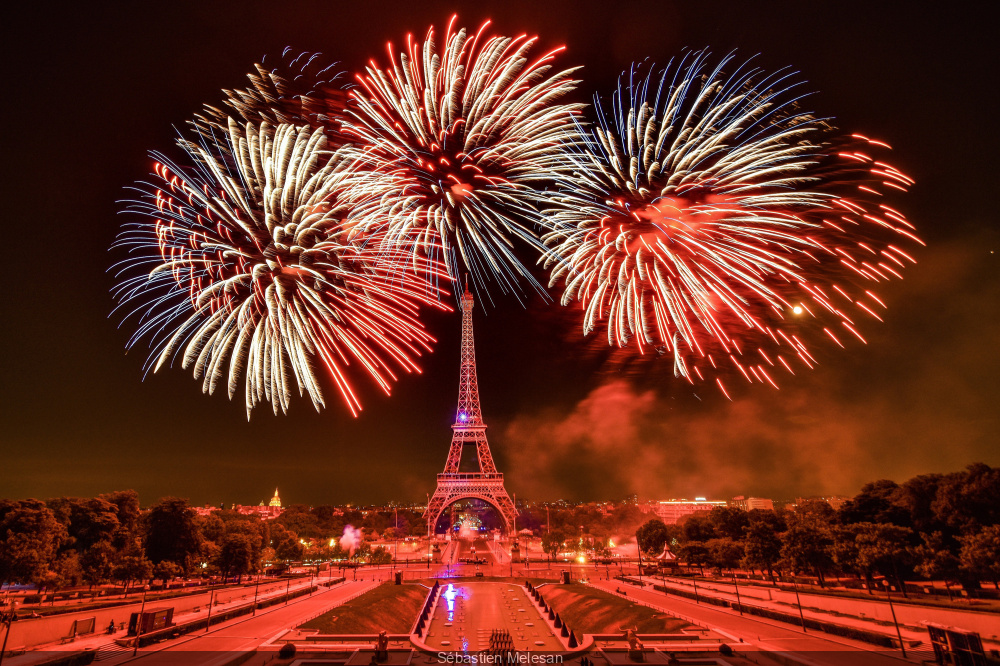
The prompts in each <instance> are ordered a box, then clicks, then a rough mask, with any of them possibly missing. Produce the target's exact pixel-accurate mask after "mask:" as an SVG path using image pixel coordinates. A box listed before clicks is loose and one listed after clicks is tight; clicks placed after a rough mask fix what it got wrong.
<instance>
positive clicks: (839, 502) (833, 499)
mask: <svg viewBox="0 0 1000 666" xmlns="http://www.w3.org/2000/svg"><path fill="white" fill-rule="evenodd" d="M849 499H851V498H850V497H843V496H840V495H831V496H830V497H796V498H795V504H793V505H791V506H790V507H789V508H795V507H797V506H799V505H801V504H803V503H804V502H809V501H818V502H826V503H827V504H829V505H830V506H831V507H832V508H833V510H834V511H839V510H840V507H842V506H844V502H846V501H847V500H849Z"/></svg>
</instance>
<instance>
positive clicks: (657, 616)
mask: <svg viewBox="0 0 1000 666" xmlns="http://www.w3.org/2000/svg"><path fill="white" fill-rule="evenodd" d="M539 592H541V593H542V596H543V597H544V598H545V601H547V602H548V604H549V606H551V607H552V609H553V610H554V611H555V612H557V613H559V615H560V617H562V619H563V621H564V622H566V623H567V624H568V625H569V628H570V629H572V630H573V631H575V632H576V633H577V634H578V635H579V634H581V633H584V634H611V633H616V632H619V631H621V630H622V629H623V628H632V627H637V629H638V633H640V634H667V633H674V632H677V631H680V630H681V629H683V628H684V627H687V626H689V625H688V623H687V622H685V621H684V620H678V619H677V618H675V617H671V616H670V615H667V614H665V613H660V612H657V611H655V610H653V609H652V608H648V607H646V606H641V605H639V604H637V603H634V602H632V601H630V600H629V599H623V598H621V597H619V596H616V595H614V594H609V593H607V592H603V591H601V590H596V589H594V588H592V587H589V586H587V585H580V584H577V583H573V584H570V585H546V586H545V587H543V588H541V589H540V590H539Z"/></svg>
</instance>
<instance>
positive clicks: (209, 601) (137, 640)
mask: <svg viewBox="0 0 1000 666" xmlns="http://www.w3.org/2000/svg"><path fill="white" fill-rule="evenodd" d="M214 601H215V590H212V592H211V594H210V595H209V597H208V621H207V622H206V623H205V633H206V634H207V633H208V628H209V627H211V626H212V604H213V602H214ZM142 602H143V603H146V597H145V595H143V597H142ZM139 619H140V620H141V619H142V612H141V611H140V612H139ZM138 633H139V632H138V631H136V634H138ZM135 642H136V643H138V642H139V639H138V638H136V639H135ZM133 656H134V655H133Z"/></svg>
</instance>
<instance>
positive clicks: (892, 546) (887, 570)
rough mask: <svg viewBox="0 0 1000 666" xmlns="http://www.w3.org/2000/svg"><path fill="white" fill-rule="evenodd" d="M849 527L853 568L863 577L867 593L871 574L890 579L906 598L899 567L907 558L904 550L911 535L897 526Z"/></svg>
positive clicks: (909, 530)
mask: <svg viewBox="0 0 1000 666" xmlns="http://www.w3.org/2000/svg"><path fill="white" fill-rule="evenodd" d="M850 527H852V528H853V530H854V535H855V536H854V542H855V544H856V545H857V565H858V567H859V568H860V569H861V571H862V572H863V573H864V574H865V578H866V579H867V581H868V585H869V591H870V590H871V585H872V583H873V579H872V574H873V573H875V572H879V573H881V574H882V575H884V576H886V577H887V578H892V579H894V580H895V581H896V586H897V587H898V588H899V589H900V591H902V593H903V596H904V597H905V596H907V595H906V584H905V582H904V580H903V576H902V568H901V567H902V566H903V565H904V563H906V562H907V561H908V559H909V556H910V555H911V551H910V549H909V547H908V546H909V544H910V540H911V538H912V536H913V531H912V530H911V529H909V528H907V527H900V526H899V525H889V524H884V525H878V524H875V523H855V524H854V525H851V526H850Z"/></svg>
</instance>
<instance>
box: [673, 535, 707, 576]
mask: <svg viewBox="0 0 1000 666" xmlns="http://www.w3.org/2000/svg"><path fill="white" fill-rule="evenodd" d="M705 544H706V542H704V541H688V542H687V543H686V544H684V545H683V546H681V548H680V551H679V552H678V553H677V557H679V558H680V559H681V560H683V561H684V563H685V564H687V565H688V566H689V567H690V566H691V565H694V566H696V567H698V569H699V570H700V571H701V574H702V575H703V576H704V575H705V565H706V564H708V563H709V562H711V553H710V552H709V550H708V546H706V545H705Z"/></svg>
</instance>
